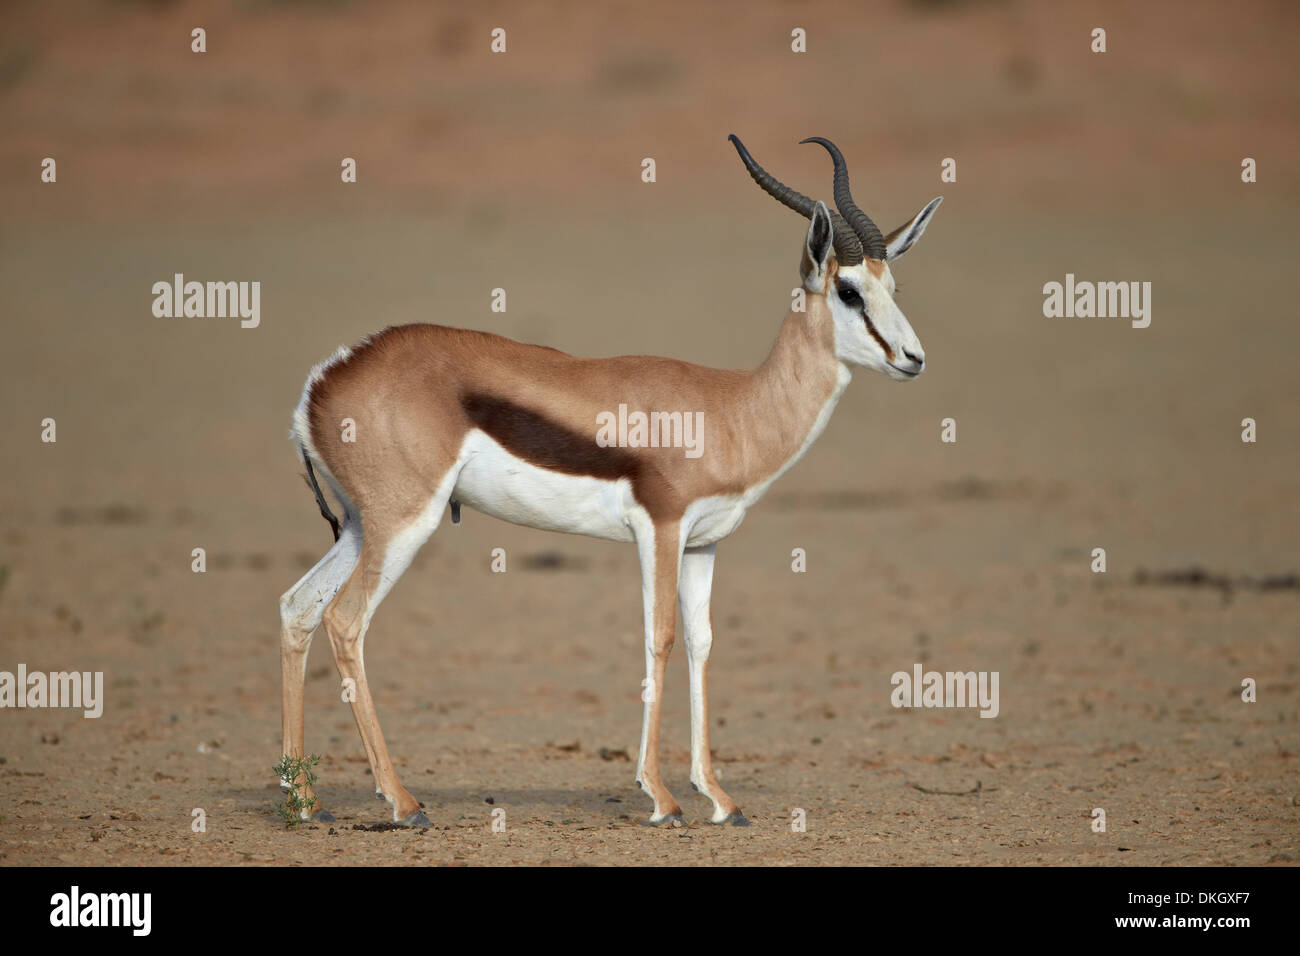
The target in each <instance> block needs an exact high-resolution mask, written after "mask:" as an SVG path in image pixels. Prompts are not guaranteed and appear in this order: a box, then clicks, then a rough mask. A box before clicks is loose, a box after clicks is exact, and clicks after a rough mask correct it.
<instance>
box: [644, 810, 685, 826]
mask: <svg viewBox="0 0 1300 956" xmlns="http://www.w3.org/2000/svg"><path fill="white" fill-rule="evenodd" d="M641 826H643V827H684V826H686V821H685V820H683V819H682V815H681V814H680V813H665V814H664V815H663V816H662V817H651V818H650V819H649V820H642V821H641Z"/></svg>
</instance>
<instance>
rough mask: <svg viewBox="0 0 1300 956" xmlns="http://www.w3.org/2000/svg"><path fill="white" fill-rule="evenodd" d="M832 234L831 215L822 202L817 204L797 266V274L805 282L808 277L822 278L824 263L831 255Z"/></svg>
mask: <svg viewBox="0 0 1300 956" xmlns="http://www.w3.org/2000/svg"><path fill="white" fill-rule="evenodd" d="M832 237H833V233H832V231H831V214H830V212H829V211H828V210H827V208H826V204H825V203H824V202H819V203H817V205H816V207H815V208H814V209H813V214H812V223H811V224H810V225H809V226H808V239H807V241H806V242H805V243H804V247H803V261H802V262H800V264H799V274H800V276H802V277H803V279H804V280H805V281H806V280H807V279H808V278H809V277H810V276H824V275H825V274H826V263H827V260H828V259H829V258H830V255H831V244H832Z"/></svg>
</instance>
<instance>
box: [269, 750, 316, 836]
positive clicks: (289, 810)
mask: <svg viewBox="0 0 1300 956" xmlns="http://www.w3.org/2000/svg"><path fill="white" fill-rule="evenodd" d="M318 763H320V754H312V755H311V756H310V757H290V756H289V755H288V754H286V755H285V756H283V757H281V758H280V762H279V763H278V764H276V765H275V766H274V767H272V768H271V769H272V770H274V771H275V772H276V773H277V774H279V776H280V779H281V780H284V781H286V782H287V783H288V784H289V790H288V792H287V793H286V794H285V798H284V803H277V804H276V806H275V812H276V813H277V814H278V815H279V817H280V819H281V820H283V821H284V827H285V829H286V830H291V829H293V828H294V827H296V826H297V825H298V824H299V823H302V821H303V816H304V814H305V815H306V817H307V819H309V820H310V819H311V814H312V809H313V808H314V807H315V806H316V798H315V797H311V798H310V799H308V798H306V797H304V796H303V795H302V790H301V789H300V788H299V784H298V779H299V778H300V777H301V778H302V781H303V783H302V785H303V786H304V787H306V789H308V790H312V789H314V788H315V786H316V774H314V773H312V767H314V766H316V764H318Z"/></svg>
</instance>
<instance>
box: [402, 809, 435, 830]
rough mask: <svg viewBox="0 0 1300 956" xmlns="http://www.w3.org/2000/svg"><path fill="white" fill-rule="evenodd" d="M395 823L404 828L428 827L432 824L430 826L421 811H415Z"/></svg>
mask: <svg viewBox="0 0 1300 956" xmlns="http://www.w3.org/2000/svg"><path fill="white" fill-rule="evenodd" d="M397 822H398V823H400V824H401V825H402V826H404V827H428V826H433V824H431V823H430V822H429V818H428V817H426V816H425V815H424V813H423V812H422V811H420V810H416V811H415V812H414V813H412V814H410V815H408V816H405V817H402V819H400V820H398V821H397Z"/></svg>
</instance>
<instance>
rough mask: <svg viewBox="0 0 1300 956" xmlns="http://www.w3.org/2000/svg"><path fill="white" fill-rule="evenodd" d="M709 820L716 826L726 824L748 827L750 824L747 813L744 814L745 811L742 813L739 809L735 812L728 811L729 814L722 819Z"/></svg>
mask: <svg viewBox="0 0 1300 956" xmlns="http://www.w3.org/2000/svg"><path fill="white" fill-rule="evenodd" d="M709 822H710V823H712V824H713V825H714V826H715V827H725V826H733V827H747V826H749V821H748V820H746V819H745V815H744V814H743V813H741V812H740V811H739V810H737V811H736V812H735V813H728V814H727V815H726V816H725V817H723V818H722V819H721V820H710V821H709Z"/></svg>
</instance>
